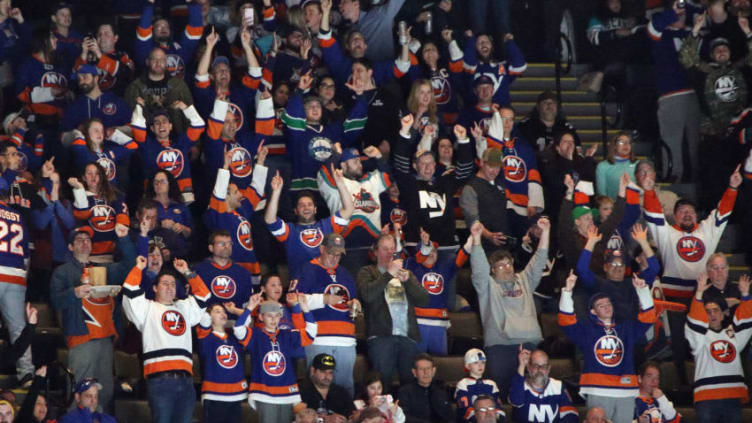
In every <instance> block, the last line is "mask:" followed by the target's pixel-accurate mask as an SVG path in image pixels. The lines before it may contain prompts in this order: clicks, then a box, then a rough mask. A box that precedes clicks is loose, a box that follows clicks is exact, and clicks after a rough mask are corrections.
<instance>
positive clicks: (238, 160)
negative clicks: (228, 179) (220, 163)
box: [230, 147, 253, 178]
mask: <svg viewBox="0 0 752 423" xmlns="http://www.w3.org/2000/svg"><path fill="white" fill-rule="evenodd" d="M230 154H231V156H230V172H232V174H233V176H235V177H238V178H244V177H246V176H248V175H250V174H251V171H252V170H253V165H252V164H251V153H249V152H248V150H246V149H245V148H243V147H235V148H233V149H232V150H230Z"/></svg>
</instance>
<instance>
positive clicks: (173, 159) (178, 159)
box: [157, 148, 185, 178]
mask: <svg viewBox="0 0 752 423" xmlns="http://www.w3.org/2000/svg"><path fill="white" fill-rule="evenodd" d="M184 163H185V161H184V159H183V152H182V151H180V150H178V149H175V148H168V149H166V150H162V151H160V152H159V154H158V155H157V167H158V168H160V169H162V170H166V171H167V172H170V173H171V174H172V176H174V177H176V178H177V177H178V176H180V174H181V173H183V166H184Z"/></svg>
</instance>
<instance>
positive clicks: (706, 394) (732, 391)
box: [695, 386, 749, 403]
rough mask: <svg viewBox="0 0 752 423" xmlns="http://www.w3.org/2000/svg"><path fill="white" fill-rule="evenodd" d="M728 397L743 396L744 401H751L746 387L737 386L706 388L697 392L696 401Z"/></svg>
mask: <svg viewBox="0 0 752 423" xmlns="http://www.w3.org/2000/svg"><path fill="white" fill-rule="evenodd" d="M728 398H741V400H742V403H746V402H747V401H749V393H748V392H747V388H746V387H742V386H737V387H734V388H714V389H705V390H702V391H699V392H695V402H699V401H712V400H719V399H728Z"/></svg>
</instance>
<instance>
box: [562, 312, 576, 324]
mask: <svg viewBox="0 0 752 423" xmlns="http://www.w3.org/2000/svg"><path fill="white" fill-rule="evenodd" d="M576 324H577V316H576V315H575V314H567V313H559V326H572V325H576Z"/></svg>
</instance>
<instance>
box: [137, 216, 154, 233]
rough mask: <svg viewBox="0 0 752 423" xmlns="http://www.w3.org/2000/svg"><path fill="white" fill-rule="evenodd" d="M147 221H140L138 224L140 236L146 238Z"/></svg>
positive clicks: (147, 231)
mask: <svg viewBox="0 0 752 423" xmlns="http://www.w3.org/2000/svg"><path fill="white" fill-rule="evenodd" d="M149 226H151V225H150V224H149V221H148V220H146V219H141V221H139V222H138V229H139V231H140V232H141V236H147V235H148V234H149V229H150V228H149Z"/></svg>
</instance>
